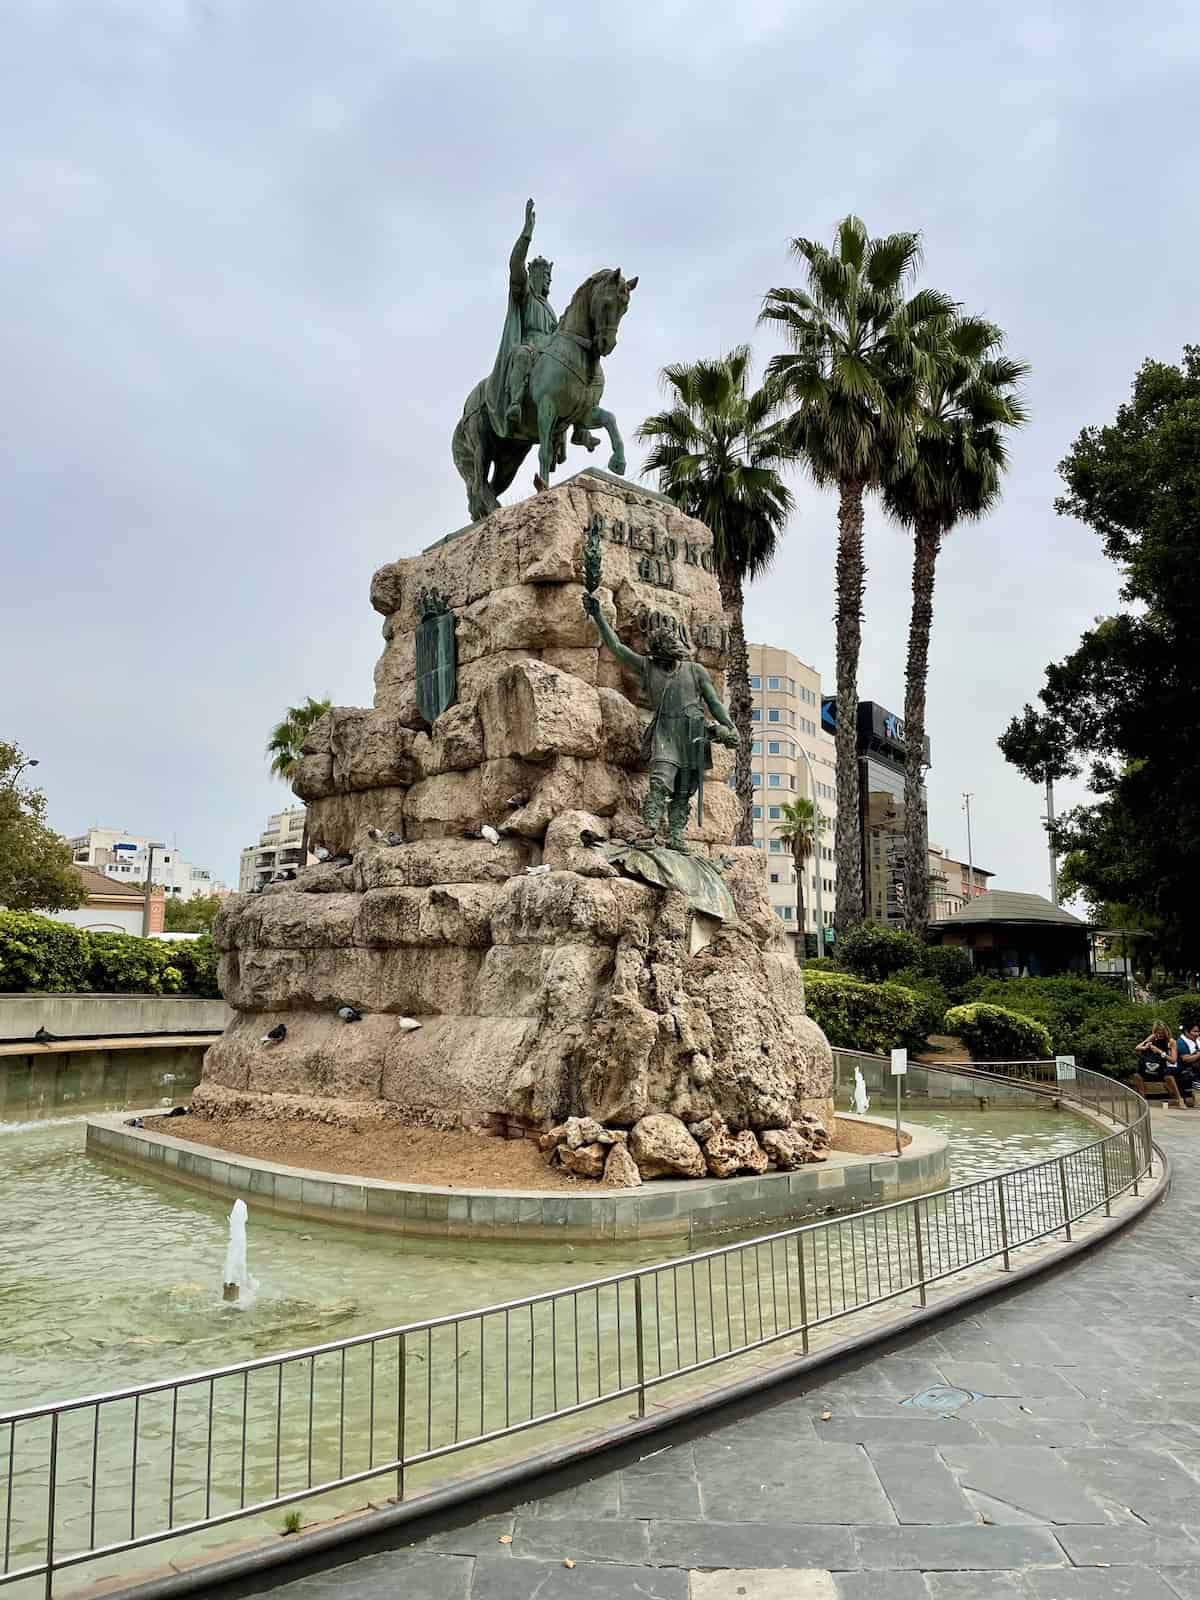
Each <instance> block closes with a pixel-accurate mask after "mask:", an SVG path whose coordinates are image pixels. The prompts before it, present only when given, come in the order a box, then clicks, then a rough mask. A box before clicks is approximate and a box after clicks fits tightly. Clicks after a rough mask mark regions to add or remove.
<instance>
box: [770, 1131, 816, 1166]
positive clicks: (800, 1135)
mask: <svg viewBox="0 0 1200 1600" xmlns="http://www.w3.org/2000/svg"><path fill="white" fill-rule="evenodd" d="M759 1142H760V1143H761V1144H762V1147H763V1149H764V1150H765V1151H766V1153H767V1155H768V1156H769V1157H770V1158H771V1160H772V1161H773V1162H774V1163H775V1165H776V1166H777V1167H778V1168H779V1170H780V1172H791V1171H793V1170H794V1169H795V1168H796V1167H802V1166H803V1165H804V1164H805V1162H806V1161H810V1160H811V1159H812V1149H813V1141H812V1137H811V1135H810V1134H809V1133H808V1131H807V1130H806V1129H805V1130H802V1129H800V1128H768V1129H767V1131H766V1132H765V1133H762V1134H760V1135H759Z"/></svg>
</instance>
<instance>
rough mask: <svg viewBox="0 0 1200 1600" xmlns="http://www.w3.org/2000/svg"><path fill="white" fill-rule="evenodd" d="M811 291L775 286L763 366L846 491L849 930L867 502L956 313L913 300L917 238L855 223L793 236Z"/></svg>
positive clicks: (930, 299) (840, 890) (841, 638)
mask: <svg viewBox="0 0 1200 1600" xmlns="http://www.w3.org/2000/svg"><path fill="white" fill-rule="evenodd" d="M791 251H792V255H793V256H794V257H795V258H796V260H797V261H798V262H800V263H801V265H802V266H803V267H804V269H805V276H806V278H807V287H806V288H804V289H772V290H770V292H769V293H768V294H767V296H766V298H765V300H764V302H763V309H762V312H761V315H760V317H759V320H760V321H763V322H775V323H778V324H779V325H780V327H781V328H782V330H783V332H784V334H785V335H786V337H787V341H788V346H789V348H788V349H787V350H786V351H784V352H783V353H782V354H781V355H777V356H775V357H773V358H772V360H771V361H770V363H769V364H768V366H767V380H768V383H770V384H773V385H775V386H777V387H778V389H779V392H780V394H781V396H782V397H783V399H784V401H785V402H786V403H790V404H792V405H793V406H794V408H795V409H794V410H793V411H792V413H791V415H790V416H789V417H788V419H787V421H786V424H785V435H786V437H787V440H788V442H789V443H790V444H791V445H792V447H793V448H794V449H795V450H796V452H797V454H798V455H800V456H801V457H802V459H803V460H804V462H805V465H806V466H807V467H808V470H809V471H810V472H811V474H812V476H813V478H814V479H815V480H816V482H817V483H818V484H822V485H834V486H836V488H837V490H838V553H837V608H836V616H835V621H836V626H837V708H838V718H837V826H836V830H835V836H834V849H835V852H836V856H837V869H838V870H837V902H836V913H835V919H834V920H835V922H836V925H837V930H838V934H839V936H843V935H845V934H846V933H847V932H848V931H849V929H850V928H852V927H853V926H854V924H855V923H858V922H861V921H862V919H863V916H864V903H863V880H862V856H861V844H860V839H859V818H858V806H859V797H858V762H857V753H856V749H855V729H856V723H857V717H858V657H859V650H860V648H861V644H862V605H863V588H864V583H865V577H866V569H865V567H864V565H863V539H862V528H863V496H864V495H865V493H866V492H867V490H868V489H872V490H878V489H879V488H880V487H881V486H882V484H883V481H884V479H885V478H886V477H887V476H888V474H889V473H890V472H891V471H892V470H893V467H894V463H895V461H896V458H897V457H899V458H900V459H904V458H905V457H906V455H907V453H908V451H909V449H910V447H911V438H912V432H913V415H914V411H915V403H916V396H917V393H918V392H919V389H920V385H921V380H922V378H924V377H925V376H926V369H927V367H928V365H929V363H930V361H931V359H932V358H931V356H930V354H929V350H928V341H927V338H926V332H927V329H928V328H929V327H930V325H931V324H933V323H936V321H937V319H939V318H945V317H946V316H948V315H949V314H950V313H951V311H952V310H953V302H951V301H950V300H948V299H947V297H946V296H945V295H943V294H940V293H938V292H937V291H936V290H933V289H922V290H919V291H918V292H917V293H915V294H914V295H912V296H911V297H910V298H907V299H906V298H905V295H906V292H907V289H908V286H909V284H910V282H911V279H912V277H913V274H914V273H915V271H916V269H917V267H918V265H919V263H920V235H919V234H916V233H894V234H890V235H888V236H887V237H885V238H880V239H872V238H871V237H870V235H869V234H868V233H867V230H866V227H865V226H864V225H863V223H862V222H861V221H860V220H859V218H858V217H854V216H849V217H845V218H844V219H843V220H842V222H841V223H839V225H838V229H837V235H836V239H835V243H834V248H833V249H832V250H830V249H827V248H826V246H825V245H822V244H818V243H817V242H816V241H815V240H812V239H793V240H792V245H791Z"/></svg>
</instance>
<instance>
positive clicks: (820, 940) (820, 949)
mask: <svg viewBox="0 0 1200 1600" xmlns="http://www.w3.org/2000/svg"><path fill="white" fill-rule="evenodd" d="M796 742H797V745H798V747H799V750H800V754H801V755H802V756H803V757H804V765H805V766H806V767H807V769H808V796H809V799H810V800H811V801H812V808H813V848H814V850H815V851H816V853H817V887H816V890H815V893H816V897H817V954H818V955H819V956H821V955H824V953H825V907H824V902H823V901H822V899H821V830H820V829H819V828H818V826H817V819H818V818H819V817H822V816H823V815H824V812H822V811H821V810H820V809H819V806H818V802H817V778H816V774H815V773H814V772H813V764H812V757H811V756H810V755H809V753H808V751H807V750H806V749H805V748H804V746H803V745H802V744H800V742H799V740H797V741H796ZM807 903H808V902H807V899H806V900H805V904H806V905H807ZM804 938H805V930H804V929H803V928H801V929H800V940H801V944H800V948H801V950H804V949H805V948H806V946H805V943H804Z"/></svg>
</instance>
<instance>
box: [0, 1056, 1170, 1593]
mask: <svg viewBox="0 0 1200 1600" xmlns="http://www.w3.org/2000/svg"><path fill="white" fill-rule="evenodd" d="M837 1054H838V1055H839V1057H840V1058H841V1059H842V1061H843V1062H845V1061H852V1060H854V1059H859V1060H869V1061H871V1062H872V1063H873V1065H874V1066H878V1064H879V1060H880V1058H878V1057H861V1056H857V1057H856V1055H855V1053H854V1052H837ZM997 1067H1002V1068H1006V1069H1007V1068H1011V1069H1012V1071H1011V1072H1006V1073H1005V1074H1004V1075H1006V1076H1009V1077H1010V1078H1011V1079H1012V1082H1013V1083H1014V1084H1020V1082H1021V1079H1020V1076H1019V1074H1018V1072H1017V1069H1018V1068H1026V1069H1029V1075H1028V1078H1027V1079H1026V1080H1025V1082H1026V1086H1027V1088H1028V1089H1029V1090H1030V1091H1031V1092H1032V1093H1037V1094H1038V1095H1039V1097H1040V1096H1041V1095H1043V1094H1044V1093H1045V1084H1046V1082H1047V1081H1049V1080H1048V1079H1047V1075H1046V1069H1047V1068H1049V1069H1050V1071H1051V1074H1052V1073H1053V1068H1054V1064H1053V1063H1046V1062H1032V1063H988V1064H987V1067H986V1068H985V1071H986V1072H988V1073H992V1072H993V1070H994V1069H995V1068H997ZM925 1070H927V1071H943V1070H953V1071H961V1072H969V1071H971V1070H972V1069H971V1068H970V1067H966V1066H964V1067H961V1068H960V1067H957V1066H956V1067H953V1068H933V1067H930V1068H926V1069H925ZM1054 1088H1055V1092H1056V1093H1057V1095H1059V1096H1060V1097H1061V1098H1062V1099H1064V1100H1067V1101H1069V1102H1072V1103H1074V1104H1076V1105H1078V1106H1079V1108H1080V1109H1082V1110H1084V1111H1086V1112H1088V1113H1090V1114H1092V1115H1093V1116H1095V1117H1099V1118H1101V1119H1103V1122H1104V1123H1105V1124H1106V1125H1108V1127H1109V1131H1108V1132H1106V1133H1103V1134H1102V1135H1101V1136H1100V1137H1098V1138H1097V1139H1096V1140H1094V1141H1093V1142H1092V1143H1090V1144H1087V1145H1084V1146H1081V1147H1080V1148H1078V1149H1075V1150H1072V1151H1070V1152H1068V1153H1066V1154H1063V1155H1058V1156H1054V1157H1051V1158H1050V1159H1048V1160H1045V1161H1040V1162H1036V1163H1034V1164H1033V1165H1031V1166H1027V1167H1018V1168H1014V1169H1012V1170H1010V1171H1006V1172H1002V1173H998V1174H995V1175H993V1176H990V1177H986V1178H982V1179H978V1180H976V1181H974V1182H971V1183H965V1184H959V1185H956V1186H954V1187H951V1188H948V1189H944V1190H941V1191H939V1192H937V1193H935V1194H929V1195H923V1196H920V1197H918V1198H915V1199H909V1200H901V1201H898V1202H896V1203H894V1204H891V1205H883V1206H877V1207H874V1208H872V1209H871V1210H868V1211H862V1212H858V1213H855V1214H852V1215H848V1216H838V1217H833V1218H829V1219H826V1220H822V1221H819V1222H813V1223H808V1224H805V1225H802V1226H798V1227H792V1228H787V1229H784V1230H782V1231H780V1232H776V1233H772V1234H769V1235H767V1236H765V1237H760V1238H754V1239H750V1240H746V1241H742V1242H739V1243H734V1244H728V1245H722V1246H720V1247H718V1248H716V1249H712V1250H705V1251H701V1252H699V1253H698V1254H696V1255H691V1256H686V1257H683V1258H680V1259H678V1260H673V1261H666V1262H661V1263H658V1264H656V1265H653V1266H646V1267H638V1268H634V1269H632V1270H629V1271H624V1272H619V1273H614V1274H612V1275H611V1276H607V1277H603V1278H597V1279H593V1280H591V1281H589V1282H586V1283H580V1284H575V1285H572V1286H570V1287H568V1288H565V1289H559V1290H552V1291H547V1292H544V1293H541V1294H535V1295H527V1296H524V1297H522V1298H520V1299H516V1300H510V1301H507V1302H504V1303H502V1304H499V1305H494V1306H487V1307H484V1308H482V1309H480V1310H476V1311H469V1312H464V1313H461V1314H455V1315H451V1316H443V1317H434V1318H431V1319H429V1320H427V1321H424V1322H417V1323H410V1324H407V1325H405V1326H403V1327H396V1328H387V1329H384V1330H382V1331H379V1332H375V1333H369V1334H360V1335H355V1336H353V1337H351V1338H347V1339H339V1340H335V1341H333V1342H331V1343H328V1344H321V1345H314V1346H311V1347H308V1348H305V1349H301V1350H292V1351H287V1352H285V1353H284V1354H281V1355H273V1356H264V1357H260V1358H258V1359H255V1360H251V1361H241V1362H235V1363H232V1364H230V1365H228V1366H224V1367H217V1368H213V1369H211V1370H208V1371H204V1372H196V1373H191V1374H188V1375H187V1376H184V1377H175V1378H165V1379H162V1380H159V1381H157V1382H153V1383H142V1384H133V1385H129V1386H128V1387H126V1388H123V1389H118V1390H114V1391H111V1392H108V1393H103V1394H93V1395H84V1396H80V1397H78V1398H75V1399H70V1400H64V1401H56V1402H53V1403H50V1404H45V1405H37V1406H29V1407H25V1408H23V1409H21V1410H18V1411H11V1412H8V1413H6V1414H0V1514H2V1517H3V1521H2V1524H0V1526H2V1530H3V1531H2V1533H0V1588H3V1587H5V1586H6V1585H9V1584H16V1583H18V1582H22V1583H29V1582H33V1581H35V1580H39V1581H38V1583H37V1587H38V1588H39V1589H41V1591H42V1592H44V1594H45V1595H46V1596H51V1595H52V1594H53V1586H54V1580H55V1575H56V1574H57V1573H61V1572H63V1571H65V1570H67V1569H70V1568H74V1567H78V1566H81V1565H83V1564H84V1563H92V1562H102V1561H105V1560H106V1558H112V1557H116V1556H121V1555H125V1554H128V1553H129V1552H132V1551H136V1550H140V1549H141V1548H143V1547H145V1546H148V1545H153V1544H156V1543H158V1542H160V1541H163V1540H169V1539H179V1538H182V1537H185V1536H188V1535H196V1534H201V1533H203V1532H204V1531H205V1530H209V1529H214V1528H218V1527H220V1526H222V1525H223V1524H227V1523H231V1522H234V1521H237V1520H240V1519H242V1518H246V1517H252V1516H257V1515H261V1514H262V1513H265V1512H268V1511H271V1510H274V1509H276V1508H279V1507H283V1506H287V1505H291V1504H294V1503H296V1502H299V1501H307V1500H311V1499H313V1498H314V1497H316V1496H318V1495H338V1494H339V1493H343V1494H344V1492H345V1491H347V1490H355V1489H357V1487H358V1486H365V1485H368V1484H373V1483H379V1482H384V1483H386V1484H387V1485H388V1487H389V1488H390V1490H391V1491H392V1493H393V1495H394V1497H395V1498H396V1499H403V1498H404V1497H405V1496H406V1495H412V1494H413V1493H414V1492H417V1493H420V1492H421V1491H422V1489H423V1488H427V1487H428V1486H429V1484H430V1482H431V1481H432V1480H431V1477H430V1474H431V1471H432V1470H433V1469H434V1468H435V1466H436V1464H438V1463H440V1462H442V1461H443V1460H444V1458H446V1457H449V1456H452V1455H455V1454H458V1453H460V1452H464V1451H470V1452H473V1454H474V1457H475V1460H476V1463H477V1465H478V1467H479V1468H480V1469H481V1470H482V1469H483V1468H484V1467H485V1466H488V1465H493V1464H494V1463H495V1460H496V1457H497V1448H496V1447H497V1443H498V1441H503V1440H506V1439H508V1438H509V1437H511V1436H513V1435H516V1434H519V1433H525V1432H527V1431H529V1430H531V1429H540V1428H545V1427H548V1426H551V1425H553V1424H556V1423H561V1422H563V1421H564V1420H566V1419H570V1418H573V1417H579V1416H580V1415H582V1414H583V1413H588V1412H593V1411H597V1410H602V1409H603V1408H606V1407H609V1408H616V1415H614V1416H612V1417H610V1418H609V1419H608V1420H609V1422H610V1425H612V1424H615V1423H616V1422H617V1421H618V1420H619V1419H620V1420H624V1419H626V1418H627V1417H628V1414H629V1411H628V1408H629V1405H630V1404H631V1403H633V1404H635V1405H636V1408H637V1414H638V1415H639V1416H642V1415H644V1414H645V1409H646V1403H647V1399H648V1397H649V1396H651V1395H652V1394H653V1393H654V1392H655V1391H657V1390H659V1389H661V1388H662V1387H663V1386H665V1385H668V1384H681V1383H684V1382H685V1381H686V1380H688V1379H694V1378H696V1377H697V1375H701V1374H703V1373H704V1372H705V1371H706V1370H707V1369H709V1368H712V1367H715V1366H718V1365H720V1364H722V1363H724V1362H728V1361H733V1360H737V1359H738V1358H740V1357H747V1356H753V1355H754V1354H755V1353H756V1352H760V1351H762V1350H764V1349H765V1348H766V1347H768V1346H775V1345H781V1344H784V1343H785V1342H786V1341H791V1342H792V1344H793V1346H794V1347H795V1349H796V1350H797V1353H805V1354H806V1353H808V1351H809V1349H810V1344H811V1341H812V1339H813V1337H814V1335H816V1334H818V1333H819V1332H820V1330H822V1329H825V1328H828V1327H830V1326H831V1325H834V1324H837V1323H840V1322H842V1321H844V1319H847V1318H851V1317H853V1316H855V1315H856V1314H859V1313H862V1312H867V1311H871V1310H873V1309H874V1308H876V1307H879V1306H881V1305H885V1304H886V1303H888V1302H891V1301H895V1300H897V1299H899V1298H901V1297H903V1296H908V1295H914V1294H915V1295H916V1296H917V1298H918V1301H919V1303H920V1304H921V1305H924V1304H925V1303H926V1296H927V1291H928V1289H929V1287H930V1286H931V1285H934V1284H937V1283H939V1282H942V1281H943V1280H946V1279H948V1278H951V1277H954V1276H956V1275H958V1274H961V1273H964V1272H966V1271H968V1270H970V1269H975V1268H979V1267H982V1266H985V1265H986V1264H988V1263H992V1262H999V1263H1001V1264H1002V1266H1003V1267H1005V1268H1008V1267H1009V1266H1010V1264H1011V1260H1012V1256H1013V1253H1014V1252H1016V1251H1018V1250H1021V1249H1022V1248H1025V1247H1027V1246H1029V1245H1031V1244H1034V1243H1035V1242H1037V1241H1039V1240H1042V1239H1045V1238H1048V1237H1049V1236H1050V1235H1052V1234H1055V1233H1058V1232H1063V1233H1065V1235H1066V1237H1067V1238H1068V1239H1069V1238H1070V1237H1071V1232H1072V1227H1073V1225H1074V1224H1076V1223H1078V1222H1079V1221H1080V1220H1082V1219H1083V1218H1085V1217H1088V1216H1090V1215H1092V1214H1094V1213H1097V1212H1099V1211H1100V1210H1103V1211H1104V1212H1105V1213H1106V1214H1111V1209H1112V1202H1113V1200H1114V1199H1116V1198H1118V1197H1119V1196H1120V1195H1123V1194H1124V1193H1125V1192H1126V1191H1127V1190H1131V1189H1132V1191H1133V1192H1134V1193H1135V1194H1136V1193H1137V1192H1138V1185H1139V1183H1140V1181H1141V1180H1142V1179H1143V1177H1144V1176H1145V1174H1146V1173H1147V1172H1148V1170H1149V1169H1150V1165H1151V1157H1152V1151H1153V1146H1152V1142H1151V1136H1150V1121H1149V1108H1148V1107H1147V1106H1146V1104H1145V1102H1144V1101H1143V1100H1142V1099H1141V1098H1140V1097H1139V1096H1138V1095H1136V1094H1135V1093H1134V1092H1133V1091H1132V1090H1129V1089H1126V1088H1125V1087H1124V1086H1123V1085H1121V1084H1120V1083H1118V1082H1117V1081H1116V1080H1114V1079H1111V1078H1105V1077H1102V1076H1100V1075H1099V1074H1097V1073H1093V1072H1088V1071H1085V1070H1082V1069H1080V1070H1079V1071H1078V1072H1077V1073H1076V1076H1075V1077H1074V1079H1073V1080H1071V1081H1068V1082H1055V1083H1054ZM601 1420H603V1419H601ZM357 1503H358V1504H360V1505H361V1503H362V1498H360V1499H359V1500H358V1502H357ZM331 1509H332V1508H331ZM342 1509H348V1507H344V1506H343V1508H342Z"/></svg>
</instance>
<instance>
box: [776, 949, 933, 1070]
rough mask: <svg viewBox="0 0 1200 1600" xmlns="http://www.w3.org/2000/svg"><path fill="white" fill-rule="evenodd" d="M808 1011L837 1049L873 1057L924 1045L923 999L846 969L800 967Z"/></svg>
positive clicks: (908, 990) (893, 985) (895, 984)
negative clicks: (854, 1051)
mask: <svg viewBox="0 0 1200 1600" xmlns="http://www.w3.org/2000/svg"><path fill="white" fill-rule="evenodd" d="M804 983H805V993H806V995H807V1000H808V1007H807V1009H808V1014H809V1016H810V1017H811V1018H812V1019H813V1021H814V1022H815V1023H816V1024H817V1025H818V1027H820V1028H821V1029H823V1030H824V1033H825V1036H826V1038H827V1039H828V1040H829V1042H830V1044H831V1045H833V1046H835V1048H838V1049H842V1050H865V1051H867V1052H868V1053H869V1054H872V1055H876V1054H879V1053H880V1052H881V1051H886V1050H891V1049H894V1048H895V1047H896V1046H898V1045H905V1046H906V1047H907V1048H908V1049H910V1050H919V1049H921V1048H922V1046H923V1045H924V1043H925V1039H926V1032H927V1030H926V1028H925V1026H924V1022H925V1017H926V1010H925V1003H924V1000H923V998H922V997H921V996H920V995H917V994H914V992H913V991H912V990H911V989H905V988H903V987H901V985H900V984H898V983H867V982H866V981H865V980H864V979H862V978H854V977H851V976H850V974H849V973H845V972H813V971H811V970H810V969H809V968H808V967H806V968H805V971H804Z"/></svg>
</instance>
